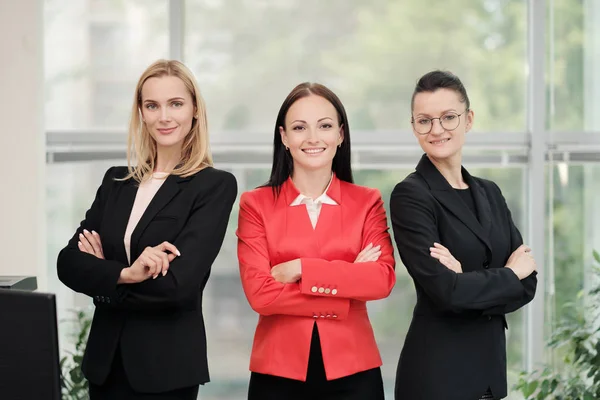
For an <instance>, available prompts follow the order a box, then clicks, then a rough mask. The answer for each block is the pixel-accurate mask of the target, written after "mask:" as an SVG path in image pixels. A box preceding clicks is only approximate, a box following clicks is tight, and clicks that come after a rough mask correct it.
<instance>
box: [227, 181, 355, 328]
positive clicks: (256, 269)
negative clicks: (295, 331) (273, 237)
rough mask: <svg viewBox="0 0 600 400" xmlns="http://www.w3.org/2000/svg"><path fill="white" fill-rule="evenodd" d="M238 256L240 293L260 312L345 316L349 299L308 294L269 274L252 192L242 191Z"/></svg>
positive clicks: (341, 318) (260, 216)
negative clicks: (242, 292)
mask: <svg viewBox="0 0 600 400" xmlns="http://www.w3.org/2000/svg"><path fill="white" fill-rule="evenodd" d="M237 236H238V260H239V267H240V277H241V280H242V287H243V289H244V293H245V294H246V297H247V298H248V302H249V303H250V307H252V309H253V310H254V311H256V312H257V313H259V314H261V315H274V314H286V315H294V316H300V317H315V316H321V315H337V319H338V320H343V319H345V318H346V317H347V316H348V311H349V308H350V300H348V299H345V298H333V297H331V298H324V297H315V296H308V295H306V294H303V293H301V292H300V285H299V284H298V283H297V282H296V283H287V284H285V283H280V282H277V281H276V280H275V279H274V278H273V277H272V276H271V267H272V266H271V261H270V257H269V247H268V243H267V237H266V232H265V226H264V220H263V217H262V215H261V212H260V207H259V205H258V204H257V199H256V196H253V193H252V192H247V193H244V194H242V196H241V198H240V213H239V222H238V229H237Z"/></svg>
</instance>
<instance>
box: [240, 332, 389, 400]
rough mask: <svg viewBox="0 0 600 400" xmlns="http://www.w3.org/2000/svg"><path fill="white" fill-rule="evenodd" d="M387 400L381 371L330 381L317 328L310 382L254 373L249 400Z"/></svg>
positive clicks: (311, 354) (313, 339)
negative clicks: (385, 399)
mask: <svg viewBox="0 0 600 400" xmlns="http://www.w3.org/2000/svg"><path fill="white" fill-rule="evenodd" d="M282 399H286V400H306V399H319V400H383V399H384V392H383V379H382V377H381V369H380V368H373V369H369V370H367V371H362V372H358V373H356V374H353V375H350V376H346V377H343V378H339V379H333V380H330V381H328V380H327V378H326V376H325V366H324V365H323V353H322V352H321V341H320V339H319V331H318V329H317V324H316V323H315V324H314V328H313V332H312V339H311V343H310V355H309V358H308V371H307V375H306V382H302V381H298V380H295V379H288V378H282V377H280V376H274V375H266V374H259V373H257V372H252V374H251V375H250V385H249V388H248V400H282Z"/></svg>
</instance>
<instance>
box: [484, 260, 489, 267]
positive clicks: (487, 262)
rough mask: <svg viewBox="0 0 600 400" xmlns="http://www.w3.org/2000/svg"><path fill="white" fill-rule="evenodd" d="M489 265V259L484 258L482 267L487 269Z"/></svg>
mask: <svg viewBox="0 0 600 400" xmlns="http://www.w3.org/2000/svg"><path fill="white" fill-rule="evenodd" d="M489 267H490V263H489V261H488V260H485V261H484V262H483V268H485V269H488V268H489Z"/></svg>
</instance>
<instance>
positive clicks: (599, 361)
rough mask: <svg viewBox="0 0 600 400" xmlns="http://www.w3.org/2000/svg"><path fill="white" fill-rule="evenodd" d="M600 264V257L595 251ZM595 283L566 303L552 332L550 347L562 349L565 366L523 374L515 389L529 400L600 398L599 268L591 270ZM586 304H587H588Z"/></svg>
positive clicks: (587, 399)
mask: <svg viewBox="0 0 600 400" xmlns="http://www.w3.org/2000/svg"><path fill="white" fill-rule="evenodd" d="M593 255H594V260H595V261H596V263H597V264H600V255H599V254H598V253H597V252H596V251H594V253H593ZM592 270H593V275H594V280H593V282H594V284H593V285H592V287H591V288H590V289H588V290H585V291H582V292H581V293H580V295H579V296H578V297H577V299H576V300H575V302H573V303H571V304H567V305H566V306H565V307H567V308H568V311H569V312H567V313H565V315H566V317H564V318H563V319H562V320H561V321H560V322H559V323H558V325H557V326H556V328H555V329H554V331H553V332H552V335H551V338H550V341H549V342H548V347H550V348H551V349H553V350H560V352H561V354H563V359H562V361H563V365H562V366H561V368H560V369H559V370H557V369H555V368H552V367H551V366H545V367H544V368H543V369H542V370H538V371H534V372H533V373H525V372H524V373H522V374H521V376H520V379H519V381H518V383H517V384H516V385H515V389H516V390H518V391H519V392H521V393H522V394H523V396H524V397H525V399H527V400H598V399H600V340H599V336H600V313H599V312H598V306H597V305H598V304H600V303H599V302H600V268H598V266H594V267H593V268H592ZM586 303H587V305H586Z"/></svg>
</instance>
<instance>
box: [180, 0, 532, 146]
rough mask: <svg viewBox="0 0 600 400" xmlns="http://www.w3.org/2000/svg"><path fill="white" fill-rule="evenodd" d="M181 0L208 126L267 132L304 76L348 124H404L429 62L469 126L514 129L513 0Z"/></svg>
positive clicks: (516, 52)
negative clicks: (458, 81) (325, 90)
mask: <svg viewBox="0 0 600 400" xmlns="http://www.w3.org/2000/svg"><path fill="white" fill-rule="evenodd" d="M185 4H186V9H185V16H186V24H185V26H186V32H185V38H186V40H185V49H184V54H185V60H186V62H187V63H188V65H189V66H190V67H191V68H192V69H193V70H194V71H195V73H196V74H197V76H198V78H199V80H200V85H201V87H202V90H203V92H204V95H205V97H206V100H207V104H208V111H209V113H208V115H209V117H210V118H209V122H210V124H211V126H212V128H213V133H215V132H222V131H231V130H240V129H246V130H249V131H251V132H256V134H255V135H252V137H259V138H262V139H270V138H269V132H272V129H273V123H274V121H275V117H276V113H277V110H278V108H279V106H280V104H281V102H282V101H283V99H284V98H285V96H286V95H287V93H288V92H289V91H290V90H291V89H292V88H293V87H294V86H295V85H296V84H298V83H300V82H303V81H307V80H308V81H318V82H321V83H324V84H326V85H328V86H330V87H331V88H332V89H333V90H334V91H336V92H337V94H338V95H339V96H340V98H341V99H342V101H344V103H345V105H346V107H347V111H348V114H349V116H350V122H351V125H352V127H353V128H354V129H360V130H392V129H394V130H396V129H399V128H402V129H408V128H409V118H410V97H411V94H412V90H413V88H414V85H415V83H416V80H417V79H418V77H420V76H421V75H422V74H424V73H425V72H427V71H429V70H431V69H436V68H442V69H448V70H451V71H453V72H454V73H456V74H457V75H458V76H460V77H461V78H462V79H463V80H464V83H465V84H466V86H467V88H468V90H469V92H470V97H471V102H472V105H473V108H474V109H475V110H476V115H477V124H476V129H477V130H496V131H523V130H524V129H525V110H526V107H525V103H524V101H525V89H526V76H525V74H526V68H525V66H526V36H525V27H526V17H527V15H526V1H525V0H516V1H504V0H479V1H468V0H451V1H447V2H445V3H444V5H443V6H440V3H439V2H437V1H433V0H425V1H419V2H414V1H412V2H408V1H402V2H401V1H396V0H378V1H371V2H365V1H359V0H343V1H339V0H338V1H318V0H285V1H260V2H258V1H220V0H210V1H209V0H204V1H201V0H189V1H186V2H185ZM448 32H452V35H448ZM491 75H492V76H493V79H490V76H491ZM222 134H223V135H225V133H222ZM262 135H264V136H262Z"/></svg>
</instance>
